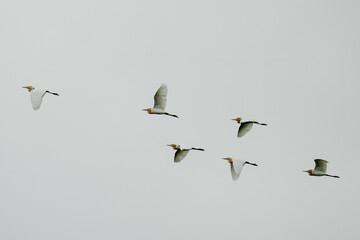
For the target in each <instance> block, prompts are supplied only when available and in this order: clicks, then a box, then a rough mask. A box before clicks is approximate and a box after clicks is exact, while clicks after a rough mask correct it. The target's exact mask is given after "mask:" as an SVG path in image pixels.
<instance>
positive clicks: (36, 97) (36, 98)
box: [23, 86, 59, 110]
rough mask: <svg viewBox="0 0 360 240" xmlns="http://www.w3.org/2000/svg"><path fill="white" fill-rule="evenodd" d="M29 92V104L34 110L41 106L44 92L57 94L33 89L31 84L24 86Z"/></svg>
mask: <svg viewBox="0 0 360 240" xmlns="http://www.w3.org/2000/svg"><path fill="white" fill-rule="evenodd" d="M23 88H27V89H28V90H29V92H30V96H31V104H32V107H33V109H34V110H38V109H39V108H40V106H41V102H42V99H43V97H44V95H45V94H46V93H50V94H53V95H56V96H59V94H57V93H53V92H50V91H47V90H43V89H35V88H34V87H33V86H25V87H23Z"/></svg>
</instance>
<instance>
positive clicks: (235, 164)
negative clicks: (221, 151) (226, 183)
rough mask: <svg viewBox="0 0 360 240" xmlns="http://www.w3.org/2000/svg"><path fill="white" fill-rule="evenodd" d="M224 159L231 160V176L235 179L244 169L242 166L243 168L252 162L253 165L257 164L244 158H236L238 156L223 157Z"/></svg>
mask: <svg viewBox="0 0 360 240" xmlns="http://www.w3.org/2000/svg"><path fill="white" fill-rule="evenodd" d="M223 159H224V160H228V161H229V163H230V169H231V176H232V179H233V180H234V181H235V180H237V179H238V178H239V176H240V173H241V170H242V168H243V166H244V165H245V164H250V165H253V166H257V164H256V163H251V162H248V161H244V160H241V159H236V158H231V157H226V158H223Z"/></svg>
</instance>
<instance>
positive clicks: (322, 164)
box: [314, 159, 328, 173]
mask: <svg viewBox="0 0 360 240" xmlns="http://www.w3.org/2000/svg"><path fill="white" fill-rule="evenodd" d="M314 161H315V168H314V170H315V171H321V172H323V173H326V167H327V163H328V161H326V160H324V159H315V160H314Z"/></svg>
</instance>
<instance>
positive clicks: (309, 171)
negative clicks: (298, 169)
mask: <svg viewBox="0 0 360 240" xmlns="http://www.w3.org/2000/svg"><path fill="white" fill-rule="evenodd" d="M303 172H307V173H308V174H309V175H313V173H312V170H311V169H310V170H304V171H303Z"/></svg>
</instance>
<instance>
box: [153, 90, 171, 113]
mask: <svg viewBox="0 0 360 240" xmlns="http://www.w3.org/2000/svg"><path fill="white" fill-rule="evenodd" d="M167 93H168V88H167V86H166V84H163V85H161V87H160V88H159V89H158V90H157V92H156V94H155V96H154V108H157V109H161V110H165V107H166V96H167Z"/></svg>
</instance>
